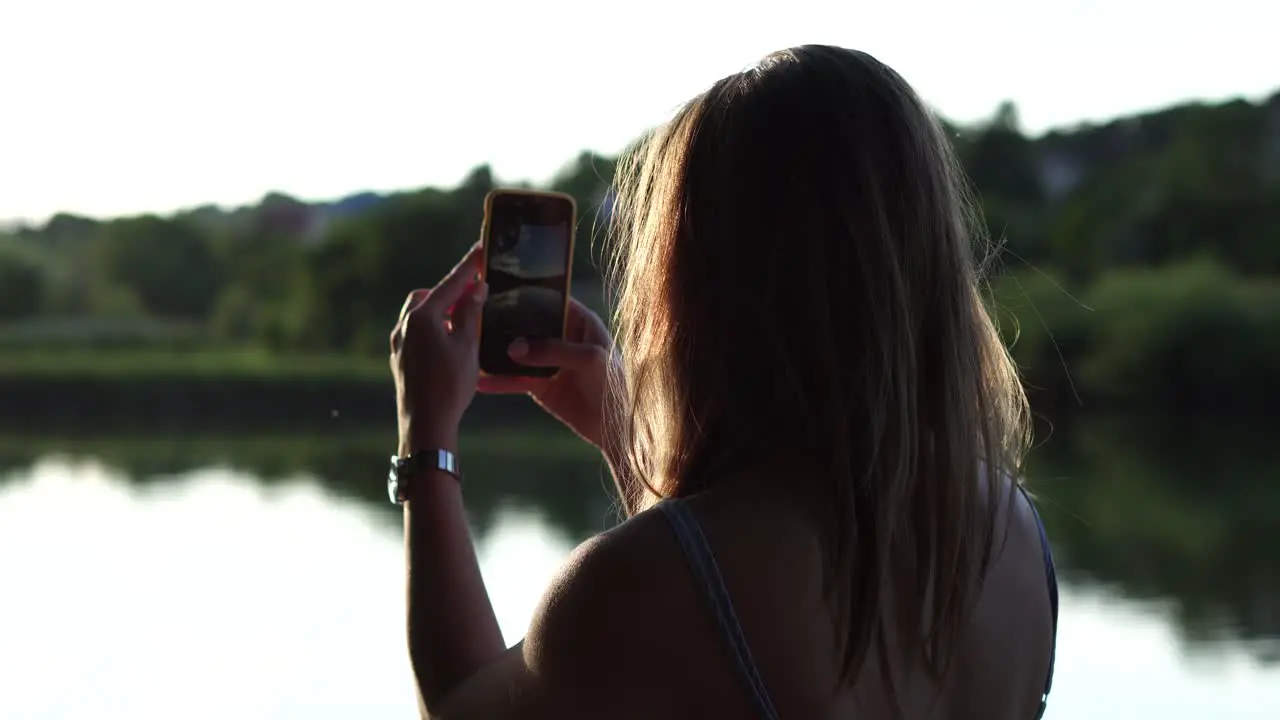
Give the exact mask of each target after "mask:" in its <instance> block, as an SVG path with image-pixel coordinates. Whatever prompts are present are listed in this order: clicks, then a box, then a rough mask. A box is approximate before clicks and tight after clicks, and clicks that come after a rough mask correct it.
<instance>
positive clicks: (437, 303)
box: [424, 244, 482, 315]
mask: <svg viewBox="0 0 1280 720" xmlns="http://www.w3.org/2000/svg"><path fill="white" fill-rule="evenodd" d="M481 249H482V246H481V245H479V244H476V245H472V246H471V249H470V250H468V251H467V254H466V255H464V256H463V258H462V260H460V261H459V262H458V264H457V265H455V266H454V268H453V270H450V271H449V274H448V275H445V276H444V279H443V280H441V281H440V282H439V284H437V285H436V286H435V287H434V288H432V289H431V294H430V296H429V297H428V298H427V301H426V303H424V305H425V306H426V307H428V308H430V310H431V311H432V312H433V313H435V314H439V315H444V313H445V311H446V310H447V309H448V308H449V307H450V306H451V305H453V304H454V303H456V302H458V300H459V299H461V298H462V296H463V294H464V293H465V292H466V289H467V285H468V284H469V283H471V282H472V281H474V280H475V279H476V274H477V273H478V272H480V258H481Z"/></svg>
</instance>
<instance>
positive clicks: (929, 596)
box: [392, 46, 1057, 719]
mask: <svg viewBox="0 0 1280 720" xmlns="http://www.w3.org/2000/svg"><path fill="white" fill-rule="evenodd" d="M621 175H622V178H623V179H622V181H621V186H620V195H619V197H620V205H619V206H618V212H617V215H616V218H615V221H616V227H615V228H614V229H615V231H616V232H615V239H616V240H617V255H616V261H617V262H616V264H615V270H616V274H615V280H616V281H617V288H618V291H619V292H618V301H617V304H616V308H617V317H616V318H615V320H616V326H617V332H618V338H617V340H618V342H617V344H616V347H617V350H618V352H617V354H616V355H615V354H614V353H613V352H611V348H613V347H614V344H613V342H612V340H611V338H610V337H609V333H608V331H607V330H606V328H605V327H604V325H603V324H602V323H601V322H600V320H599V319H598V318H596V317H595V316H593V315H592V314H591V313H590V312H589V311H587V310H586V309H585V308H583V307H582V306H581V305H579V304H576V303H575V304H574V305H573V310H572V315H571V323H570V332H569V333H568V337H567V339H566V341H565V342H554V343H553V342H542V343H539V344H530V343H528V342H525V341H516V342H515V343H513V345H512V347H511V350H510V351H511V353H512V355H513V356H514V357H515V358H516V359H518V360H520V361H521V362H523V363H526V364H530V365H551V366H557V367H560V368H562V370H561V372H560V374H559V375H558V376H557V377H555V378H554V379H552V380H549V381H528V380H511V379H505V380H504V379H498V378H487V377H486V378H483V379H481V380H480V381H479V383H480V390H482V391H489V392H528V393H530V394H531V395H532V396H533V397H534V399H535V400H537V401H538V402H539V403H541V404H542V406H543V407H545V408H546V409H547V410H548V411H549V412H551V413H552V414H553V415H555V416H556V417H558V418H560V419H561V420H562V421H563V422H564V423H565V424H566V425H568V426H569V427H571V428H573V429H574V430H575V431H576V432H578V434H580V435H581V436H582V437H583V438H584V439H585V440H587V441H588V442H590V443H592V444H594V445H595V446H596V447H598V448H600V450H601V451H602V452H603V453H604V454H605V457H606V458H607V459H608V461H609V463H610V466H611V468H612V469H613V472H614V477H615V478H616V479H617V482H618V485H619V491H620V496H621V497H622V499H623V505H624V510H625V512H626V514H627V515H628V516H629V518H628V519H627V520H626V522H624V523H622V524H621V525H620V526H619V527H617V528H615V529H613V530H611V531H609V532H607V533H604V534H603V535H600V536H598V537H595V538H592V539H591V540H589V541H587V542H586V543H584V544H583V545H582V546H581V547H579V548H578V549H577V550H576V551H575V552H574V553H573V556H572V557H571V559H570V560H569V562H568V563H567V565H566V566H565V568H564V570H563V572H562V573H561V574H560V575H559V577H558V578H557V580H556V581H555V582H554V583H553V584H552V586H551V588H550V589H548V591H547V593H546V595H545V597H544V599H543V601H542V603H541V605H540V607H539V608H538V610H537V612H536V614H535V617H534V619H533V622H532V625H531V627H530V628H529V632H528V635H527V636H526V638H525V640H524V642H523V643H521V644H520V645H518V646H516V647H515V648H512V649H510V650H507V649H505V648H504V645H503V642H502V637H501V635H500V633H499V631H498V625H497V622H496V621H495V619H494V615H493V611H492V607H491V605H490V603H489V600H488V597H487V595H486V592H485V587H484V583H483V581H482V580H481V577H480V573H479V570H478V568H477V563H476V558H475V553H474V548H473V546H472V544H471V540H470V537H469V535H468V531H467V524H466V521H465V515H464V512H463V501H462V493H463V487H462V486H461V484H460V483H459V482H457V480H456V479H455V478H453V477H450V473H449V472H446V471H443V470H440V469H438V467H436V466H435V465H428V466H427V467H426V468H425V469H421V470H419V471H417V472H415V473H411V474H412V477H406V486H407V490H406V492H405V493H404V496H405V497H406V498H407V499H408V502H407V503H406V506H405V507H406V511H405V518H406V535H407V546H408V556H409V557H408V564H409V573H408V574H409V580H408V586H409V589H408V592H409V601H408V602H409V618H408V625H409V646H410V655H411V658H412V662H413V668H414V671H415V673H416V677H417V680H418V686H419V691H420V698H421V701H422V707H423V713H424V715H426V716H430V717H442V718H541V717H554V718H578V717H581V718H628V717H637V718H658V717H661V718H686V717H687V718H709V717H711V718H748V717H755V718H774V717H784V718H882V717H908V718H924V717H937V718H971V717H972V718H991V719H998V718H1032V717H1036V716H1037V715H1038V714H1039V713H1040V712H1042V710H1043V705H1042V699H1043V696H1044V695H1046V694H1047V692H1048V687H1049V682H1048V680H1049V678H1051V676H1052V670H1051V667H1052V657H1053V645H1054V635H1055V632H1056V617H1057V608H1056V606H1057V601H1056V586H1055V583H1054V581H1053V571H1052V561H1051V558H1050V557H1049V553H1048V549H1047V546H1045V545H1044V544H1043V535H1042V533H1041V530H1040V525H1039V520H1038V518H1037V516H1036V515H1035V511H1034V510H1033V508H1032V506H1031V505H1030V503H1029V501H1028V500H1027V498H1026V497H1025V495H1024V494H1023V493H1022V492H1021V491H1020V488H1019V487H1018V485H1017V483H1016V482H1015V481H1013V480H1011V479H1010V478H1012V477H1017V473H1018V471H1019V468H1020V464H1021V460H1022V456H1023V452H1024V450H1025V448H1026V446H1027V442H1028V432H1027V422H1026V417H1027V408H1026V400H1025V397H1024V395H1023V392H1022V389H1021V387H1020V385H1019V381H1018V378H1017V375H1016V372H1015V370H1014V367H1013V366H1012V364H1011V363H1010V360H1009V357H1008V355H1007V354H1006V352H1005V349H1004V347H1003V346H1002V344H1001V343H1000V340H999V337H998V336H997V333H996V330H995V329H994V327H993V325H992V322H991V319H990V318H989V316H988V315H987V312H986V310H985V307H984V304H983V298H982V295H981V293H980V284H979V267H978V263H977V261H976V260H975V253H974V250H973V249H972V245H973V243H972V238H973V237H974V235H975V234H976V231H974V230H973V229H971V228H970V222H971V221H972V220H973V219H974V218H973V215H972V212H971V209H970V206H969V204H968V202H967V196H966V194H965V190H964V183H963V182H962V179H961V174H960V172H959V171H958V169H957V166H956V162H955V160H954V158H953V156H952V153H951V149H950V147H949V146H948V143H947V141H946V139H945V138H944V137H943V135H942V134H941V132H940V131H939V127H938V125H937V123H936V122H935V121H934V120H933V119H932V117H931V115H930V113H929V112H928V111H927V110H926V109H925V107H924V106H923V104H922V103H921V101H920V100H919V99H918V98H917V97H916V95H915V94H914V93H913V92H912V90H911V89H910V87H909V86H908V85H907V84H906V83H905V82H904V81H903V80H902V79H901V78H900V77H899V76H898V75H897V74H896V73H894V72H893V71H892V70H890V69H889V68H887V67H885V66H884V65H882V64H881V63H879V62H877V61H876V60H875V59H873V58H871V57H869V56H867V55H866V54H863V53H859V52H852V51H848V50H843V49H838V48H831V47H813V46H806V47H801V48H796V49H792V50H787V51H783V52H778V53H775V54H773V55H771V56H769V57H767V58H765V59H764V60H763V61H762V62H761V63H760V64H759V65H757V66H756V67H753V68H751V69H749V70H746V71H745V72H742V73H739V74H736V75H732V76H730V77H727V78H724V79H723V80H721V81H719V82H717V83H716V84H715V85H714V86H713V87H712V88H711V89H710V90H708V91H707V92H705V93H704V94H702V95H700V96H698V97H697V98H694V99H693V100H692V101H691V102H690V103H689V104H687V105H686V106H685V107H684V108H683V109H682V110H681V111H680V112H679V113H678V114H677V115H676V117H675V118H674V119H672V120H671V121H670V122H669V123H668V124H667V125H666V126H664V127H663V128H662V129H661V130H660V131H658V132H657V133H655V134H654V135H653V137H651V138H650V139H649V140H648V142H647V143H646V144H645V146H644V149H643V150H642V151H640V152H637V153H635V154H634V156H633V162H632V163H631V165H630V166H629V167H626V168H624V170H623V171H622V173H621ZM477 262H478V260H477V257H476V254H475V253H474V252H473V253H472V254H471V255H469V256H468V257H467V258H466V259H464V260H463V262H462V263H461V264H460V265H459V266H458V268H456V269H455V270H454V271H453V273H452V274H451V275H450V276H449V277H447V278H446V279H445V280H444V281H443V282H442V283H440V285H438V286H437V287H436V288H434V289H433V290H431V291H420V292H417V293H415V294H413V295H412V296H410V298H409V300H408V301H407V303H406V306H405V309H404V312H403V313H402V316H401V320H400V322H399V323H398V324H397V327H396V330H395V331H394V332H393V333H392V348H393V352H392V366H393V369H394V372H395V376H396V384H397V388H398V394H399V399H400V428H401V447H400V455H401V456H415V455H416V456H418V457H422V456H424V455H425V456H428V457H431V458H436V457H440V454H439V452H438V451H440V450H446V451H450V452H453V451H456V449H457V438H458V423H459V420H460V418H461V417H462V414H463V411H464V410H465V409H466V407H467V405H468V404H469V403H470V401H471V399H472V397H473V395H474V392H475V388H476V387H477V368H476V333H475V327H476V322H477V318H478V315H479V313H480V308H481V307H482V305H483V302H484V299H485V292H486V289H485V288H484V286H483V285H482V284H480V285H477V284H475V283H474V282H473V279H474V277H475V274H476V271H477V270H478V266H477ZM446 317H448V318H449V320H446ZM611 358H616V362H610V359H611ZM609 379H612V380H613V382H612V383H609V382H607V380H609ZM463 463H464V464H465V458H464V459H463ZM444 465H447V463H444ZM446 469H448V468H446Z"/></svg>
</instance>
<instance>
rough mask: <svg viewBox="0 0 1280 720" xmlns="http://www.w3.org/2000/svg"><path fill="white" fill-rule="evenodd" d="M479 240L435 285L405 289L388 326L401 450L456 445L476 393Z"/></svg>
mask: <svg viewBox="0 0 1280 720" xmlns="http://www.w3.org/2000/svg"><path fill="white" fill-rule="evenodd" d="M480 258H481V253H480V246H479V245H477V246H475V247H473V248H472V249H471V250H470V252H468V253H467V255H466V257H464V258H463V259H462V261H461V262H459V263H458V265H457V267H455V268H454V269H453V270H452V271H451V272H450V273H449V274H448V275H447V276H446V277H445V278H444V279H443V280H441V281H440V283H439V284H438V285H436V286H435V287H434V288H431V289H430V290H414V291H413V292H412V293H409V297H408V298H407V299H406V300H405V303H404V307H403V308H402V309H401V310H400V319H399V321H398V322H397V323H396V326H395V329H394V330H392V331H391V374H392V376H393V377H394V378H395V383H396V408H397V411H398V412H397V415H398V418H399V425H400V455H402V456H404V455H409V454H411V453H414V452H417V451H419V450H422V449H426V448H433V449H434V448H439V449H445V450H451V451H456V450H457V442H458V424H459V423H460V422H461V420H462V414H463V413H464V412H466V409H467V406H469V405H470V404H471V400H472V398H474V397H475V391H476V378H477V377H478V375H479V371H480V368H479V364H480V361H479V342H480V336H479V332H478V330H479V323H480V312H481V308H482V307H483V305H484V301H485V298H486V297H487V296H488V286H487V285H485V284H484V283H482V282H479V281H478V280H477V278H478V273H479V270H480Z"/></svg>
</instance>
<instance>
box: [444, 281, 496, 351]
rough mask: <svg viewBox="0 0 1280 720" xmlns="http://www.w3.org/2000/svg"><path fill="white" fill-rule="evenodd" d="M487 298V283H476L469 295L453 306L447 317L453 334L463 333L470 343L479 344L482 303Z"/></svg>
mask: <svg viewBox="0 0 1280 720" xmlns="http://www.w3.org/2000/svg"><path fill="white" fill-rule="evenodd" d="M488 297H489V283H485V282H480V283H476V284H475V285H474V286H473V287H472V289H471V290H470V291H469V293H468V294H467V295H465V296H463V298H462V299H461V300H459V301H458V302H457V303H456V304H455V305H454V306H453V310H452V313H451V314H450V316H449V320H450V322H452V323H453V331H452V332H453V333H454V334H455V335H456V334H457V333H463V334H464V337H466V338H468V339H469V340H471V341H472V342H480V332H479V330H480V314H481V313H482V312H483V311H484V301H485V299H487V298H488Z"/></svg>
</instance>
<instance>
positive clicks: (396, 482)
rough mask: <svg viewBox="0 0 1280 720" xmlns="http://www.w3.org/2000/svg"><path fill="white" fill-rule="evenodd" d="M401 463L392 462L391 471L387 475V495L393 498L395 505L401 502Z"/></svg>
mask: <svg viewBox="0 0 1280 720" xmlns="http://www.w3.org/2000/svg"><path fill="white" fill-rule="evenodd" d="M399 470H400V468H399V464H398V463H394V462H393V463H392V467H391V472H390V473H389V474H388V475H387V496H388V497H389V498H391V502H392V503H393V504H395V505H399V504H401V502H402V501H401V500H400V473H399Z"/></svg>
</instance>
